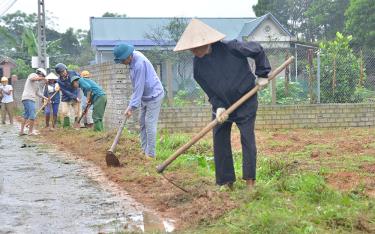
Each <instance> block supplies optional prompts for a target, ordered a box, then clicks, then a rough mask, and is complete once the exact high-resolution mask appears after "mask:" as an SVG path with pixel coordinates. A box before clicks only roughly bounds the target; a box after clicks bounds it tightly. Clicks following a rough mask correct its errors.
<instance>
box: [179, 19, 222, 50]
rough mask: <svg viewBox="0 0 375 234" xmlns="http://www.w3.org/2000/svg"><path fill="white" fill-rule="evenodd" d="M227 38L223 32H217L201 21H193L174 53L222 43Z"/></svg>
mask: <svg viewBox="0 0 375 234" xmlns="http://www.w3.org/2000/svg"><path fill="white" fill-rule="evenodd" d="M224 37H225V35H224V34H222V33H221V32H218V31H216V30H215V29H213V28H211V27H210V26H208V25H207V24H205V23H203V22H202V21H200V20H197V19H192V20H191V21H190V23H189V25H188V26H187V27H186V29H185V31H184V33H183V34H182V35H181V38H180V40H178V42H177V45H176V47H175V48H174V49H173V51H181V50H188V49H191V48H195V47H199V46H203V45H208V44H211V43H214V42H217V41H220V40H221V39H223V38H224Z"/></svg>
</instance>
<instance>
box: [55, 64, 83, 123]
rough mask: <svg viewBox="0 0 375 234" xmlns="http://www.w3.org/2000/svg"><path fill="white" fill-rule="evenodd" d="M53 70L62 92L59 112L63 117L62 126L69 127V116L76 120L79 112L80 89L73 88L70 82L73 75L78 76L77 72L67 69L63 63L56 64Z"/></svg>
mask: <svg viewBox="0 0 375 234" xmlns="http://www.w3.org/2000/svg"><path fill="white" fill-rule="evenodd" d="M55 71H56V73H57V74H58V75H59V79H58V80H57V83H58V84H59V86H60V89H61V93H62V97H61V107H62V108H61V113H62V115H63V117H64V122H63V127H64V128H68V127H70V118H71V117H72V119H74V120H77V118H79V115H80V113H81V98H80V96H79V94H80V90H79V89H74V88H73V87H72V85H71V83H70V79H71V78H72V77H73V76H79V74H78V73H77V72H75V71H68V68H67V67H66V66H65V64H63V63H58V64H56V66H55Z"/></svg>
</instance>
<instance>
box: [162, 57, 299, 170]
mask: <svg viewBox="0 0 375 234" xmlns="http://www.w3.org/2000/svg"><path fill="white" fill-rule="evenodd" d="M293 60H294V57H293V56H291V57H290V58H289V59H288V60H286V61H285V62H284V63H283V64H281V66H280V67H278V68H276V70H274V71H273V72H272V73H271V74H270V75H269V77H268V81H271V80H272V79H274V78H275V77H276V76H277V75H278V74H279V73H280V72H281V71H282V70H284V69H285V68H286V67H287V66H288V65H289V64H290V63H292V61H293ZM259 89H260V86H259V85H256V86H255V87H254V88H253V89H251V90H250V91H249V92H248V93H246V94H245V95H244V96H243V97H241V98H240V99H239V100H237V101H236V102H235V103H234V104H233V105H231V106H230V107H229V108H228V109H227V110H226V111H225V112H224V113H223V114H227V115H228V116H229V114H231V113H232V112H233V111H235V110H236V109H237V108H238V107H239V106H241V105H242V104H243V103H244V102H246V101H247V100H248V99H249V98H250V97H252V96H253V95H254V94H256V93H257V92H258V90H259ZM218 123H219V122H218V121H217V119H214V120H213V121H211V122H210V123H209V124H208V125H207V126H206V127H205V128H203V129H202V130H201V131H200V132H199V133H198V134H197V135H195V136H194V137H193V138H192V139H191V140H190V141H189V142H188V143H186V144H185V145H183V146H181V147H180V148H179V149H177V151H176V152H175V153H174V154H172V155H171V156H170V157H169V158H168V159H167V160H165V161H164V162H163V163H162V164H160V165H159V166H158V167H157V168H156V171H157V172H158V173H162V172H163V171H164V170H165V168H166V167H167V166H168V165H169V164H171V163H172V162H173V161H174V160H176V159H177V157H178V156H180V155H181V154H183V153H184V152H185V151H186V150H188V149H189V148H190V147H191V146H192V145H194V144H195V143H196V142H198V141H199V140H200V139H201V138H202V137H204V135H206V134H207V133H208V132H209V131H211V130H212V129H213V128H214V127H215V126H216V125H217V124H218Z"/></svg>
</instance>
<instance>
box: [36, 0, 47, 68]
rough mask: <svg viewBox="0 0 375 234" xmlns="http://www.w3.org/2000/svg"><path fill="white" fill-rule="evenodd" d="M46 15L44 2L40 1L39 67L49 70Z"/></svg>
mask: <svg viewBox="0 0 375 234" xmlns="http://www.w3.org/2000/svg"><path fill="white" fill-rule="evenodd" d="M47 63H48V62H47V44H46V13H45V8H44V0H38V67H40V68H44V69H47V66H48V64H47Z"/></svg>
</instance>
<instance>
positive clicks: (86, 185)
mask: <svg viewBox="0 0 375 234" xmlns="http://www.w3.org/2000/svg"><path fill="white" fill-rule="evenodd" d="M30 139H32V138H29V137H18V136H17V129H16V127H11V126H9V125H2V126H0V233H99V232H102V233H112V232H120V231H124V230H127V231H131V230H133V231H135V230H138V231H139V230H143V229H144V227H143V216H142V212H144V208H143V207H142V206H141V205H139V204H137V203H136V202H135V201H134V200H133V199H131V198H130V197H129V196H128V195H127V194H126V193H125V192H124V191H121V189H119V188H117V187H116V185H115V184H113V183H112V184H111V182H109V181H107V180H106V178H105V177H104V176H103V175H102V174H101V171H100V170H99V169H98V168H95V166H94V165H90V164H89V163H87V162H82V161H81V162H77V159H75V158H74V157H72V156H67V155H66V154H65V155H64V154H62V153H59V152H56V151H54V150H53V149H51V147H49V146H47V147H46V146H43V145H39V144H37V143H35V142H32V140H30Z"/></svg>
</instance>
